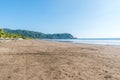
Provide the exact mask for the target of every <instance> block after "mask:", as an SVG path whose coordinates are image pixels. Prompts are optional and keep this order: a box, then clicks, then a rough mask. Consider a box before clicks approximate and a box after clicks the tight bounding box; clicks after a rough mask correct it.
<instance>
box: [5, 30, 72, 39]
mask: <svg viewBox="0 0 120 80" xmlns="http://www.w3.org/2000/svg"><path fill="white" fill-rule="evenodd" d="M4 31H5V32H7V33H11V34H20V35H22V36H24V37H29V38H35V39H73V38H74V37H73V36H72V35H71V34H69V33H58V34H44V33H41V32H35V31H28V30H11V29H4Z"/></svg>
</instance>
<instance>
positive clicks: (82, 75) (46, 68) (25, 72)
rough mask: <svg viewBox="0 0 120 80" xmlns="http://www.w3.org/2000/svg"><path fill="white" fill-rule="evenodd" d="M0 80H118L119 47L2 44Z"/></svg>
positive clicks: (28, 42)
mask: <svg viewBox="0 0 120 80" xmlns="http://www.w3.org/2000/svg"><path fill="white" fill-rule="evenodd" d="M0 80H120V47H119V46H103V45H91V44H74V43H64V42H49V41H43V40H22V41H16V42H15V41H11V42H2V43H0Z"/></svg>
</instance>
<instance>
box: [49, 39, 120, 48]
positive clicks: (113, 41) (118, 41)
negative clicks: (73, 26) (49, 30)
mask: <svg viewBox="0 0 120 80" xmlns="http://www.w3.org/2000/svg"><path fill="white" fill-rule="evenodd" d="M49 40H50V41H58V42H72V43H84V44H100V45H118V46H119V45H120V38H79V39H49Z"/></svg>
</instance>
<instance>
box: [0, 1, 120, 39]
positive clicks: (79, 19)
mask: <svg viewBox="0 0 120 80" xmlns="http://www.w3.org/2000/svg"><path fill="white" fill-rule="evenodd" d="M0 27H1V28H10V29H25V30H33V31H39V32H44V33H71V34H73V35H74V36H76V37H82V38H96V37H120V0H0Z"/></svg>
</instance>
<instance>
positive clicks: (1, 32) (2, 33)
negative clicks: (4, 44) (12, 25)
mask: <svg viewBox="0 0 120 80" xmlns="http://www.w3.org/2000/svg"><path fill="white" fill-rule="evenodd" d="M0 38H3V39H5V38H10V39H13V38H24V37H23V36H22V35H20V34H13V33H8V32H5V31H4V30H3V29H0Z"/></svg>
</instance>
